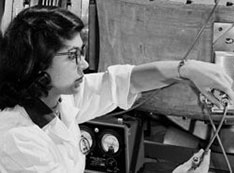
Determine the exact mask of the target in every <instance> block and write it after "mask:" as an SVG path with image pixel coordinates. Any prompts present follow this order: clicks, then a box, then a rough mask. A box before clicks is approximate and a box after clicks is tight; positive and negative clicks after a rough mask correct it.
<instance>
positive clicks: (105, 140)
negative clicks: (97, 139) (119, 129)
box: [101, 133, 119, 154]
mask: <svg viewBox="0 0 234 173" xmlns="http://www.w3.org/2000/svg"><path fill="white" fill-rule="evenodd" d="M101 146H102V149H103V150H104V152H107V153H110V154H115V153H117V152H118V151H119V140H118V138H117V137H116V136H114V135H113V134H110V133H106V134H104V135H103V136H102V138H101Z"/></svg>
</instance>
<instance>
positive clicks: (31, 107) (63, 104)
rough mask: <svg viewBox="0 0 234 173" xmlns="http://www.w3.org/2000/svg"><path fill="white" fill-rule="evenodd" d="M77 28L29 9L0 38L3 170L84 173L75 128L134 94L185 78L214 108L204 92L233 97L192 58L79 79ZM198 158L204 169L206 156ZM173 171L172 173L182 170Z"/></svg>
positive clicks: (216, 72) (219, 75)
mask: <svg viewBox="0 0 234 173" xmlns="http://www.w3.org/2000/svg"><path fill="white" fill-rule="evenodd" d="M83 27H84V26H83V23H82V21H81V20H80V19H79V18H78V17H77V16H75V15H74V14H72V13H70V12H69V11H66V10H64V9H59V8H55V7H43V8H42V7H32V8H28V9H25V10H23V11H22V12H20V13H19V14H18V15H17V16H16V18H15V19H14V20H13V21H12V22H11V23H10V25H9V27H8V28H7V30H6V32H5V33H4V35H3V38H2V42H1V50H2V53H1V55H2V56H1V57H0V58H1V59H0V81H1V82H0V109H1V110H2V111H1V112H0V139H1V140H0V165H2V167H3V168H4V169H5V171H7V172H11V173H16V172H17V173H18V172H24V173H25V172H28V173H32V172H49V173H75V172H79V173H82V172H84V169H85V153H86V147H87V146H85V145H84V144H85V142H84V140H85V139H84V138H83V137H81V134H80V129H79V127H78V125H77V124H80V123H83V122H85V121H88V120H90V119H93V118H95V117H97V116H101V115H104V114H106V113H108V112H110V111H112V110H113V109H115V108H116V107H117V106H119V107H121V108H123V109H128V108H130V107H131V105H132V104H133V103H134V101H135V100H136V98H137V97H138V96H139V94H140V93H141V92H142V91H147V90H151V89H156V88H161V87H165V86H168V85H170V84H173V83H174V82H177V81H180V80H191V81H192V82H193V83H194V84H195V85H196V86H197V88H198V89H199V90H200V91H201V92H202V93H203V94H204V95H205V96H206V97H207V98H208V99H210V101H212V102H213V103H215V104H216V105H218V106H220V103H219V101H217V100H216V99H215V97H213V95H212V94H211V93H210V90H211V89H213V88H215V89H219V90H221V91H224V92H225V93H227V94H228V96H229V97H230V100H231V101H232V100H233V98H234V94H233V92H232V90H231V85H232V80H231V79H230V77H228V76H227V75H226V74H225V73H224V71H223V70H222V69H220V68H219V67H218V66H217V65H215V64H211V63H205V62H199V61H195V60H190V61H186V62H185V63H180V62H178V61H162V62H152V63H149V64H143V65H139V66H133V65H116V66H111V67H109V68H108V70H107V71H106V72H103V73H95V74H88V75H84V74H83V70H85V69H86V68H87V67H88V63H87V62H86V61H85V59H84V54H83V52H84V45H83V42H82V39H81V35H80V33H81V31H82V28H83ZM201 152H202V151H201ZM204 160H206V161H205V162H204V164H205V169H206V171H207V170H208V167H209V154H207V155H206V156H205V159H204ZM188 163H189V164H191V160H189V161H188ZM181 167H182V168H181ZM181 167H179V168H178V169H179V172H187V167H186V168H185V167H184V166H183V165H182V166H181ZM178 169H177V170H176V171H178ZM199 169H200V168H197V169H196V170H195V172H197V171H198V172H199V171H200V170H199ZM203 169H204V168H203ZM181 170H183V171H181ZM200 172H201V171H200Z"/></svg>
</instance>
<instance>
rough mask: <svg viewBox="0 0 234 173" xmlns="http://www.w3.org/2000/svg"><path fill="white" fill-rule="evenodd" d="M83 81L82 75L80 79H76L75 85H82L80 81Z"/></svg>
mask: <svg viewBox="0 0 234 173" xmlns="http://www.w3.org/2000/svg"><path fill="white" fill-rule="evenodd" d="M82 81H83V76H81V77H80V78H79V79H77V80H75V82H74V83H75V87H76V88H77V87H79V86H80V83H81V82H82Z"/></svg>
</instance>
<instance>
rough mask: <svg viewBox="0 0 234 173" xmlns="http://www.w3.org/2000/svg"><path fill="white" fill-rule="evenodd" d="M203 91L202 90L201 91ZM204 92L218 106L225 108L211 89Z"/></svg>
mask: <svg viewBox="0 0 234 173" xmlns="http://www.w3.org/2000/svg"><path fill="white" fill-rule="evenodd" d="M201 92H202V91H201ZM202 94H203V95H204V96H205V97H206V98H207V99H208V100H209V101H210V102H212V103H213V104H215V105H216V106H217V107H218V108H220V109H221V108H223V105H222V104H221V102H220V101H219V100H218V99H217V98H216V97H215V96H214V95H213V94H212V93H211V91H204V92H202Z"/></svg>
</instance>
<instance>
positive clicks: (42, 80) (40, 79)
mask: <svg viewBox="0 0 234 173" xmlns="http://www.w3.org/2000/svg"><path fill="white" fill-rule="evenodd" d="M50 82H51V78H50V75H49V74H48V73H47V72H45V71H39V73H38V76H37V79H36V81H35V83H36V84H38V85H40V86H46V85H48V84H49V83H50Z"/></svg>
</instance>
